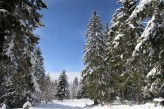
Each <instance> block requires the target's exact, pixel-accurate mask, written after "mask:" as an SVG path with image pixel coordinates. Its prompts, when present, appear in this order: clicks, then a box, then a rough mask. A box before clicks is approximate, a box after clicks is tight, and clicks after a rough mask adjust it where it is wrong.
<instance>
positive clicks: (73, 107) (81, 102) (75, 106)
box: [24, 99, 163, 109]
mask: <svg viewBox="0 0 164 109" xmlns="http://www.w3.org/2000/svg"><path fill="white" fill-rule="evenodd" d="M25 104H26V106H27V105H30V104H29V103H28V102H26V103H25ZM25 104H24V105H25ZM30 109H163V107H162V106H160V105H157V106H156V107H155V104H154V103H146V104H141V105H135V104H134V105H133V104H132V105H131V106H130V105H122V104H118V103H115V104H114V103H113V104H108V105H104V106H101V105H96V106H95V105H93V101H92V100H89V99H78V100H64V101H58V100H53V101H52V102H50V103H47V104H46V103H44V102H42V104H40V105H37V106H34V107H30Z"/></svg>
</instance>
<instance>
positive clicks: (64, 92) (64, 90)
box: [56, 70, 70, 100]
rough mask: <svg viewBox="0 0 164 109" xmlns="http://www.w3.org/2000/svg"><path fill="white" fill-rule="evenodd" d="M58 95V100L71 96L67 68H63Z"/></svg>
mask: <svg viewBox="0 0 164 109" xmlns="http://www.w3.org/2000/svg"><path fill="white" fill-rule="evenodd" d="M56 97H57V99H58V100H63V99H69V97H70V92H69V84H68V81H67V75H66V71H65V70H63V72H62V73H61V75H60V76H59V79H58V85H57V93H56Z"/></svg>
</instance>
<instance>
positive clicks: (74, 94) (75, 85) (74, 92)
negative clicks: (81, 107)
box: [71, 77, 79, 98]
mask: <svg viewBox="0 0 164 109" xmlns="http://www.w3.org/2000/svg"><path fill="white" fill-rule="evenodd" d="M78 86H79V83H78V79H77V77H75V79H74V81H73V84H72V89H71V92H72V98H77V94H78V88H79V87H78Z"/></svg>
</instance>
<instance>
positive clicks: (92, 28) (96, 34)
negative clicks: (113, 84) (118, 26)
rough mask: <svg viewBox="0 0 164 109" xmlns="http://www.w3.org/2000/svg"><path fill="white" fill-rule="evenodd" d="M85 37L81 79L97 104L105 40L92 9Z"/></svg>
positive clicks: (99, 95) (99, 22) (99, 20)
mask: <svg viewBox="0 0 164 109" xmlns="http://www.w3.org/2000/svg"><path fill="white" fill-rule="evenodd" d="M85 38H86V44H85V48H84V64H85V69H84V70H83V72H82V75H83V81H85V84H86V85H85V86H86V87H87V88H86V89H87V93H88V95H89V96H90V98H91V99H94V101H95V104H97V100H98V99H101V96H102V93H101V90H100V89H101V86H100V84H101V82H102V81H101V80H102V74H103V73H102V72H103V71H104V68H105V67H104V66H105V65H104V61H103V59H104V54H105V41H104V35H103V26H102V24H101V19H100V17H99V16H98V15H97V13H96V11H94V13H93V16H92V18H91V20H90V21H89V24H88V29H87V31H86V37H85Z"/></svg>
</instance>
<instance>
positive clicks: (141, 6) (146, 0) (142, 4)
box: [129, 0, 152, 20]
mask: <svg viewBox="0 0 164 109" xmlns="http://www.w3.org/2000/svg"><path fill="white" fill-rule="evenodd" d="M151 2H152V0H141V1H140V3H139V5H138V6H137V8H136V9H135V10H134V11H133V13H132V14H131V16H130V17H129V20H132V19H134V18H136V17H137V14H138V13H140V12H141V11H143V10H144V9H145V6H146V5H149V4H150V3H151Z"/></svg>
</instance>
